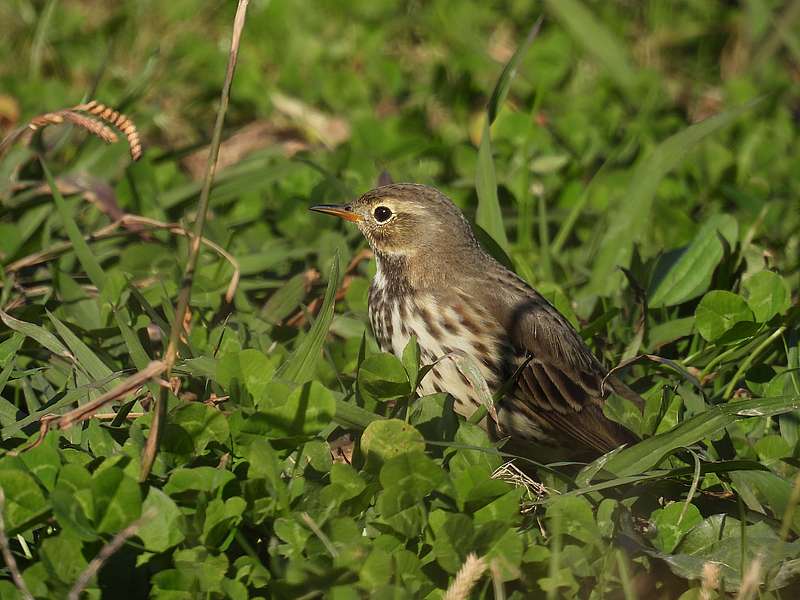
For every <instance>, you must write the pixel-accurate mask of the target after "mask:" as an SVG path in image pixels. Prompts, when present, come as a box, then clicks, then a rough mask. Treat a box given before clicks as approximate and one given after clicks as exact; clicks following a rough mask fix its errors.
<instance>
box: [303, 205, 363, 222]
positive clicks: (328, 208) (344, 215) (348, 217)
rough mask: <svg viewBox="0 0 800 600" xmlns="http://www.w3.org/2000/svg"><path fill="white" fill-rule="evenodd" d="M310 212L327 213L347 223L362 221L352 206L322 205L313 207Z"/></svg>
mask: <svg viewBox="0 0 800 600" xmlns="http://www.w3.org/2000/svg"><path fill="white" fill-rule="evenodd" d="M309 210H313V211H315V212H320V213H325V214H326V215H333V216H335V217H339V218H341V219H344V220H345V221H352V222H354V223H357V222H358V221H361V220H362V219H361V215H359V214H358V213H354V212H353V209H352V208H351V207H350V206H337V205H336V204H320V205H318V206H312V207H311V208H310V209H309Z"/></svg>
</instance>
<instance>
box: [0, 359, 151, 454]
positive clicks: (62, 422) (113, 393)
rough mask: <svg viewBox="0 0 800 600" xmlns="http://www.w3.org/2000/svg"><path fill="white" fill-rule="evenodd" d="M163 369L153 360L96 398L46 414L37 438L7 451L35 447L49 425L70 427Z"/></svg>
mask: <svg viewBox="0 0 800 600" xmlns="http://www.w3.org/2000/svg"><path fill="white" fill-rule="evenodd" d="M165 369H166V365H165V364H164V363H163V362H162V361H160V360H154V361H152V362H151V363H150V364H149V365H147V366H146V367H145V368H144V369H142V370H141V371H137V372H136V373H134V374H133V375H131V376H130V377H128V378H127V379H125V380H124V381H121V382H120V383H119V384H117V385H116V386H115V387H113V388H112V389H110V390H108V391H107V392H106V393H104V394H102V395H100V396H99V397H98V398H97V399H96V400H93V401H92V402H87V403H86V404H83V405H81V406H79V407H78V408H75V409H73V410H71V411H69V412H67V413H65V414H63V415H60V416H59V415H46V416H44V417H42V418H41V419H40V420H39V435H38V436H37V438H36V439H35V440H34V441H33V442H32V443H30V444H28V445H27V446H24V447H22V448H20V449H19V450H15V451H13V452H9V454H12V455H17V454H21V453H22V452H27V451H28V450H32V449H34V448H36V447H37V446H39V445H40V444H41V443H42V442H43V441H44V437H45V436H46V435H47V432H48V431H50V428H51V425H53V424H55V425H54V427H57V428H58V429H62V430H63V429H67V428H68V427H71V426H72V425H74V424H75V423H78V422H80V421H85V420H86V419H88V418H89V417H91V416H92V415H93V414H94V413H96V412H97V411H98V410H100V409H101V408H102V407H103V406H105V405H106V404H108V403H109V402H113V401H114V400H118V399H120V398H124V397H125V396H127V395H128V394H129V393H131V392H133V391H135V390H137V389H139V388H140V387H142V386H143V385H144V384H145V383H147V382H148V381H149V380H151V379H154V378H156V377H158V376H159V375H161V373H163V372H164V371H165Z"/></svg>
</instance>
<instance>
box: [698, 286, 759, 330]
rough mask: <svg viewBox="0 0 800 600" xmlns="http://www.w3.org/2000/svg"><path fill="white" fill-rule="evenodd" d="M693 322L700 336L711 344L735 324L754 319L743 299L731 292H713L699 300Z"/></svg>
mask: <svg viewBox="0 0 800 600" xmlns="http://www.w3.org/2000/svg"><path fill="white" fill-rule="evenodd" d="M695 320H696V322H697V331H699V332H700V335H702V336H703V338H705V339H706V340H708V341H709V342H713V341H716V340H717V339H719V338H720V337H722V335H723V334H725V333H726V332H728V331H730V330H731V329H732V328H733V326H734V325H736V324H737V323H741V322H745V321H753V320H754V318H753V311H752V310H750V307H749V306H748V305H747V302H745V300H744V298H742V297H741V296H739V295H737V294H734V293H733V292H726V291H725V290H713V291H711V292H708V293H707V294H706V295H705V296H703V299H702V300H700V304H698V305H697V309H696V310H695Z"/></svg>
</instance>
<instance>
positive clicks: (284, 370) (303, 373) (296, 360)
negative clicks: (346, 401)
mask: <svg viewBox="0 0 800 600" xmlns="http://www.w3.org/2000/svg"><path fill="white" fill-rule="evenodd" d="M338 285H339V253H338V252H337V253H336V255H335V256H334V259H333V264H332V265H331V273H330V276H329V277H328V288H327V289H326V290H325V298H324V299H323V301H322V308H321V309H320V311H319V314H318V315H317V319H316V321H314V325H313V326H312V327H311V330H310V331H309V332H308V334H307V335H306V337H304V338H303V340H302V341H301V342H300V345H299V346H298V347H297V348H296V349H295V351H294V352H293V353H292V355H291V356H290V357H289V358H288V359H287V360H286V362H285V363H283V365H281V367H280V368H279V369H278V372H277V373H276V375H277V377H279V378H281V379H284V380H286V381H291V382H294V383H304V382H306V381H308V380H309V379H311V378H312V377H313V375H314V368H315V366H316V364H317V361H318V360H319V359H320V357H321V355H322V345H323V344H324V343H325V336H326V335H327V334H328V328H329V327H330V325H331V321H332V320H333V309H334V304H335V302H336V301H335V297H336V288H337V286H338Z"/></svg>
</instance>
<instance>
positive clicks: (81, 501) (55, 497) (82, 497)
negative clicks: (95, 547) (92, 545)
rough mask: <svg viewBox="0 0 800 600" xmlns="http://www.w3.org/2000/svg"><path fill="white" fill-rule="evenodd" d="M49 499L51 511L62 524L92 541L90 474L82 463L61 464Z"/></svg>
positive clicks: (92, 507)
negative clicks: (51, 505)
mask: <svg viewBox="0 0 800 600" xmlns="http://www.w3.org/2000/svg"><path fill="white" fill-rule="evenodd" d="M50 500H51V502H52V503H53V514H54V515H55V517H56V519H57V520H58V523H59V525H60V526H61V527H63V528H64V529H65V530H69V532H70V533H71V534H72V535H75V536H77V537H79V538H80V539H82V540H86V541H91V540H93V539H95V538H96V537H97V533H96V531H95V527H94V525H93V524H92V520H93V518H94V495H93V494H92V476H91V475H90V474H89V472H88V471H87V470H86V469H85V468H84V467H82V466H81V465H78V464H74V463H73V464H67V465H64V466H63V467H62V468H61V471H60V472H59V474H58V481H57V482H56V486H55V488H54V489H53V492H52V494H51V495H50Z"/></svg>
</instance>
